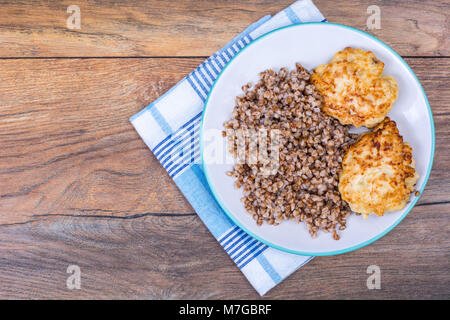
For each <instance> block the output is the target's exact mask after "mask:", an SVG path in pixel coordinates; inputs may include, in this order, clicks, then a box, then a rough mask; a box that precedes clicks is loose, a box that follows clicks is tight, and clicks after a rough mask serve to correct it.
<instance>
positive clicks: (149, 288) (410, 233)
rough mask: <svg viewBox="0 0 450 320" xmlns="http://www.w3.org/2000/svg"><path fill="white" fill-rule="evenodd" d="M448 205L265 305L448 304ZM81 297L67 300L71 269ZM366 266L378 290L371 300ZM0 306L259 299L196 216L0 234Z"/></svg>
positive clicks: (69, 222) (64, 222) (70, 222)
mask: <svg viewBox="0 0 450 320" xmlns="http://www.w3.org/2000/svg"><path fill="white" fill-rule="evenodd" d="M449 213H450V204H443V205H433V206H417V207H416V208H414V209H413V211H412V212H411V213H410V214H409V215H408V216H407V217H406V218H405V220H404V221H402V223H401V224H400V225H399V226H398V227H397V228H395V229H394V230H393V231H391V232H390V233H389V234H387V235H386V236H385V237H383V238H382V239H380V240H378V241H377V242H375V243H373V244H371V245H369V246H367V247H365V248H362V249H360V250H358V251H354V252H351V253H347V254H344V255H339V256H334V257H318V258H315V259H313V260H312V261H310V262H309V263H308V264H306V265H305V266H303V267H302V268H301V269H300V270H299V271H297V272H295V273H294V274H292V275H291V276H290V277H289V278H287V279H286V280H285V281H283V282H282V283H281V284H279V285H278V286H277V287H275V288H274V289H272V290H271V291H269V293H268V294H267V295H266V296H265V297H264V298H267V299H314V298H321V299H325V298H327V299H355V298H357V299H362V298H363V299H382V298H392V299H398V298H404V299H413V298H417V299H430V298H441V299H449V298H450V278H449V277H448V271H449V269H450V262H449V261H450V254H449V252H450V243H449V242H448V241H442V240H443V239H446V238H447V236H448V233H449V232H450V226H449V224H448V223H447V222H448V215H449ZM72 264H75V265H78V266H79V267H80V269H81V289H80V290H68V289H67V287H66V279H67V277H68V276H69V274H67V272H66V270H67V267H68V266H69V265H72ZM369 265H378V266H379V267H380V269H381V289H380V290H368V289H367V286H366V280H367V277H368V274H367V273H366V270H367V267H368V266H369ZM0 298H20V299H27V298H41V299H49V298H50V299H55V298H58V299H212V298H215V299H242V298H247V299H257V298H259V296H258V294H257V293H256V292H255V291H254V289H253V288H252V287H251V286H250V284H249V283H248V281H247V280H246V279H245V277H244V276H243V274H242V273H241V272H240V271H239V269H238V268H236V266H235V265H234V263H233V262H232V261H231V259H230V258H229V257H228V256H227V255H226V253H225V252H224V250H223V249H222V248H221V247H220V246H219V244H218V243H217V242H216V241H215V240H214V238H213V237H212V236H211V235H210V233H209V231H208V230H207V229H206V227H205V226H204V225H203V223H202V222H201V221H200V219H199V218H198V217H197V216H196V215H189V216H179V215H178V216H151V215H148V216H145V217H140V218H134V219H117V218H116V219H111V218H108V219H105V218H95V217H92V218H76V217H70V218H69V217H64V218H54V217H52V218H47V219H44V220H41V221H40V222H35V223H26V224H18V225H12V226H0Z"/></svg>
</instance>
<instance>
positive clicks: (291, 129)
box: [224, 64, 357, 240]
mask: <svg viewBox="0 0 450 320" xmlns="http://www.w3.org/2000/svg"><path fill="white" fill-rule="evenodd" d="M309 80H310V73H309V72H308V71H307V70H306V69H304V68H303V67H302V66H301V65H300V64H297V65H296V69H295V70H292V71H289V70H288V69H286V68H281V69H280V71H279V72H275V71H273V70H267V71H264V72H262V73H261V74H260V80H259V81H258V83H256V84H255V85H254V86H253V87H252V86H251V85H250V84H247V85H246V86H244V87H243V91H244V93H243V95H241V96H239V97H237V98H236V105H235V108H234V111H233V113H232V118H231V120H229V121H227V122H225V123H224V127H225V129H226V131H225V133H224V135H225V136H226V137H227V140H228V146H229V151H230V152H231V153H232V154H233V155H234V156H235V157H236V158H238V159H239V156H238V152H237V146H238V142H237V138H236V135H235V134H233V132H237V131H239V130H247V131H252V130H253V131H254V132H256V131H258V130H259V129H265V130H267V131H268V132H270V131H272V130H278V132H279V133H280V134H279V137H278V138H277V139H278V141H277V142H278V145H279V153H278V154H279V157H278V159H277V160H278V163H277V168H276V170H275V171H274V172H272V173H271V174H267V172H266V171H265V170H264V169H265V163H264V161H262V160H261V159H259V158H258V159H257V161H255V162H253V163H249V162H246V161H243V162H242V161H238V163H237V164H236V165H235V166H234V168H233V170H232V171H231V172H228V173H227V174H228V175H229V176H232V177H234V178H235V179H236V182H235V185H236V187H238V188H240V187H242V188H243V194H244V197H243V198H242V199H241V200H242V201H243V203H244V205H245V208H246V210H247V212H248V213H249V214H251V215H252V216H253V219H254V220H255V221H256V223H257V224H258V225H262V223H263V222H264V221H265V222H267V223H268V224H270V225H278V224H279V223H280V222H281V221H283V220H295V221H297V222H304V223H305V224H306V226H307V228H308V230H309V232H310V234H311V236H312V237H316V235H317V232H318V230H324V231H325V232H330V233H332V234H333V238H334V239H336V240H338V239H339V235H338V233H337V229H339V230H344V229H345V227H346V219H347V217H348V216H349V215H350V208H349V206H348V205H347V204H346V202H345V201H342V199H341V197H340V194H339V191H338V181H339V173H340V170H341V162H342V158H343V156H344V153H345V152H346V150H347V149H348V147H349V146H350V145H351V144H352V143H353V142H354V141H355V140H356V138H357V135H353V134H350V133H349V132H348V127H347V126H344V125H341V124H340V123H339V121H337V120H336V119H334V118H332V117H329V116H327V115H326V114H324V113H323V112H322V111H321V109H320V105H321V102H320V100H321V98H320V96H319V95H318V93H317V92H316V91H315V90H314V86H313V85H312V84H311V83H310V81H309ZM268 136H269V134H268ZM268 140H269V143H270V142H271V141H270V140H271V138H270V137H269V138H268ZM257 147H258V148H260V147H261V146H260V145H258V146H257ZM250 150H251V149H250V148H247V149H246V152H247V153H248V152H250ZM246 156H247V158H248V155H246Z"/></svg>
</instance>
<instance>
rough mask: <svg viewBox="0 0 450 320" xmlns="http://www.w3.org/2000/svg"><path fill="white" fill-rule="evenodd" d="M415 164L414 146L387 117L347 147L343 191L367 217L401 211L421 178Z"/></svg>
mask: <svg viewBox="0 0 450 320" xmlns="http://www.w3.org/2000/svg"><path fill="white" fill-rule="evenodd" d="M414 167H415V163H414V159H413V158H412V149H411V147H410V146H409V145H408V144H407V143H406V142H403V138H402V136H401V135H400V134H399V131H398V129H397V125H396V123H395V122H394V121H391V120H390V119H389V118H388V117H386V118H385V119H384V120H383V122H381V123H380V124H379V125H378V126H377V127H375V128H374V130H373V132H368V133H365V134H363V135H362V136H361V137H360V138H359V139H358V141H357V142H356V143H354V144H353V145H352V146H350V147H349V149H348V150H347V152H346V154H345V155H344V158H343V160H342V172H341V174H340V178H339V192H340V193H341V196H342V199H343V200H345V201H346V202H347V203H348V204H349V205H350V208H351V209H352V210H353V211H354V212H359V213H361V214H363V215H364V216H365V217H367V215H369V214H376V215H378V216H382V215H383V214H384V213H385V212H389V211H397V210H401V209H403V208H404V207H405V205H406V203H407V202H408V200H409V198H410V194H411V193H412V192H413V191H414V185H415V184H416V182H417V180H418V178H419V175H418V174H417V173H416V171H415V169H414Z"/></svg>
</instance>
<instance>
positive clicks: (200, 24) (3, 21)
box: [0, 0, 450, 57]
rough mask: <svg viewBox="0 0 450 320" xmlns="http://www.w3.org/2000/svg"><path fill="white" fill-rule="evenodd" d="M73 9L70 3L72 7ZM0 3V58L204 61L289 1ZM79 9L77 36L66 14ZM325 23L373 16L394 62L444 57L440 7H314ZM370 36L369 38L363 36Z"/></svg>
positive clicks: (319, 1)
mask: <svg viewBox="0 0 450 320" xmlns="http://www.w3.org/2000/svg"><path fill="white" fill-rule="evenodd" d="M75 2H76V3H75ZM75 2H74V1H43V0H39V1H17V2H14V1H5V0H4V1H0V56H2V57H56V56H58V57H59V56H64V57H79V56H82V57H84V56H89V57H95V56H208V55H210V54H212V53H213V52H215V51H216V50H218V49H219V48H221V47H222V46H223V45H225V44H226V43H227V42H228V41H229V40H230V39H231V38H233V37H234V36H235V35H237V34H238V33H240V32H241V31H242V30H244V29H245V28H246V27H247V26H248V25H249V24H251V23H253V22H254V21H256V20H257V19H259V18H261V17H262V16H264V15H266V14H275V13H276V12H278V11H280V10H282V9H283V8H285V7H287V6H289V5H290V4H291V3H292V2H293V1H292V0H281V1H272V0H249V1H237V0H221V1H217V0H204V1H197V0H176V1H167V0H151V1H148V0H138V1H132V2H126V1H112V0H103V1H90V0H78V1H75ZM71 4H76V5H78V6H79V7H80V9H81V29H80V30H76V29H74V30H71V29H68V28H67V27H66V20H67V18H68V17H69V14H67V12H66V10H67V7H68V6H69V5H71ZM315 4H316V6H317V7H318V8H319V10H321V12H322V13H323V15H324V16H325V17H326V18H328V20H329V21H330V22H335V23H341V24H346V25H350V26H352V27H356V28H358V29H361V30H366V31H367V26H366V20H367V18H368V16H369V15H368V14H367V8H368V7H369V6H371V5H378V6H379V7H380V9H381V29H380V30H374V31H373V34H374V35H376V36H378V37H379V38H380V39H381V40H383V41H385V42H386V43H388V44H389V45H391V46H392V47H393V48H394V49H395V50H397V51H398V52H399V53H400V54H401V55H409V56H412V55H427V56H432V55H434V56H436V55H441V56H442V55H444V56H446V55H447V56H448V55H450V46H449V23H450V22H449V16H450V6H449V5H448V1H446V0H434V1H426V3H425V2H424V1H422V0H414V1H410V0H397V1H381V0H375V1H374V0H359V1H353V0H342V1H338V2H336V1H331V0H316V1H315ZM371 32H372V31H371Z"/></svg>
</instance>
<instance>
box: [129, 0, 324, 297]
mask: <svg viewBox="0 0 450 320" xmlns="http://www.w3.org/2000/svg"><path fill="white" fill-rule="evenodd" d="M317 21H319V22H320V21H321V22H325V21H326V19H325V18H324V17H323V16H322V14H321V13H320V11H319V10H318V9H317V8H316V7H315V6H314V4H313V3H312V2H311V0H300V1H297V2H295V3H294V4H292V5H291V6H290V7H288V8H286V9H284V10H283V11H281V12H279V13H278V14H276V15H275V16H273V17H272V16H265V17H263V18H262V19H260V20H259V21H257V22H255V23H254V24H252V25H251V26H250V27H248V28H247V29H246V30H245V31H244V32H242V33H241V34H240V35H238V36H237V37H236V38H234V39H233V40H232V41H231V42H230V43H228V44H227V45H226V46H225V47H224V48H222V49H221V50H219V51H217V52H216V53H215V54H213V55H212V56H211V57H209V58H208V59H206V60H205V61H204V62H203V63H202V64H201V65H200V66H198V67H197V69H195V70H194V71H192V72H191V73H190V74H189V75H187V76H186V77H185V78H184V79H183V80H181V81H180V82H179V83H178V84H176V85H175V86H174V87H173V88H171V89H170V90H169V91H168V92H166V93H165V94H163V95H162V96H161V97H160V98H158V99H157V100H156V101H154V102H153V103H151V104H150V105H149V106H148V107H146V108H145V109H143V110H142V111H140V112H139V113H137V114H135V115H134V116H132V117H131V119H130V121H131V123H132V124H133V126H134V127H135V128H136V130H137V132H138V133H139V135H140V136H141V138H142V139H143V140H144V142H145V143H146V144H147V146H148V147H149V148H150V149H151V151H152V152H153V153H154V155H155V156H156V158H157V159H158V160H159V162H160V163H161V164H162V166H163V167H164V168H165V169H166V170H167V172H168V173H169V175H170V176H171V177H172V179H173V180H174V181H175V183H176V184H177V186H178V187H179V188H180V190H181V192H183V194H184V196H185V197H186V198H187V200H188V201H189V202H190V204H191V205H192V207H193V208H194V209H195V211H196V212H197V214H198V216H199V217H200V219H201V220H202V221H203V223H204V224H205V225H206V226H207V227H208V229H209V230H210V231H211V233H212V234H213V235H214V237H215V238H216V239H217V240H218V241H219V243H220V244H221V245H222V247H223V248H224V249H225V251H226V252H227V253H228V255H229V256H230V257H231V259H233V261H234V262H235V263H236V265H237V266H238V267H239V268H240V269H241V271H242V272H243V273H244V275H245V276H246V277H247V279H248V280H249V281H250V283H251V284H252V285H253V287H254V288H255V289H256V291H258V293H259V294H260V295H263V294H265V293H266V292H267V291H269V290H270V289H271V288H273V287H274V286H275V285H276V284H278V283H280V282H281V281H282V280H283V279H284V278H286V277H287V276H289V275H290V274H291V273H292V272H294V271H295V270H297V269H298V268H300V267H301V266H302V265H304V264H305V263H306V262H308V261H309V260H310V259H311V258H312V257H307V256H299V255H294V254H290V253H286V252H282V251H279V250H276V249H274V248H271V247H268V246H267V245H265V244H263V243H261V242H259V241H258V240H256V239H254V238H252V237H251V236H249V235H248V234H246V233H245V232H244V231H243V230H241V229H240V228H239V227H238V226H236V225H235V224H234V223H233V222H232V221H231V220H230V219H229V218H228V217H227V216H226V214H225V213H224V212H223V211H222V209H221V208H220V206H219V205H218V204H217V202H216V200H215V199H214V196H213V195H212V193H211V192H210V190H209V187H208V184H207V182H206V180H205V176H204V174H203V171H202V167H201V159H200V147H199V143H200V137H199V129H200V122H201V115H202V112H203V107H204V103H205V100H206V97H207V95H208V92H209V90H211V87H212V84H213V83H214V81H215V80H216V78H217V76H218V75H219V73H220V71H221V70H222V69H223V68H224V66H225V65H226V64H227V62H228V61H229V60H230V59H231V58H232V57H233V56H234V55H235V54H236V53H237V52H238V51H239V50H241V49H242V48H243V47H245V46H246V45H248V44H249V43H250V42H252V41H253V40H254V39H256V38H258V37H259V36H261V35H263V34H265V33H267V32H269V31H271V30H274V29H277V28H280V27H284V26H287V25H290V24H294V23H301V22H317Z"/></svg>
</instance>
